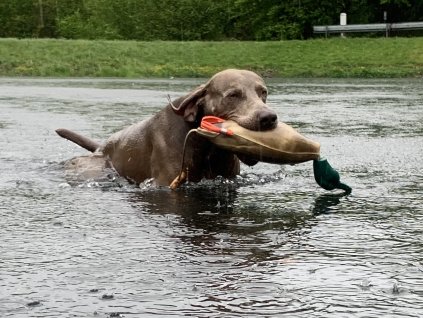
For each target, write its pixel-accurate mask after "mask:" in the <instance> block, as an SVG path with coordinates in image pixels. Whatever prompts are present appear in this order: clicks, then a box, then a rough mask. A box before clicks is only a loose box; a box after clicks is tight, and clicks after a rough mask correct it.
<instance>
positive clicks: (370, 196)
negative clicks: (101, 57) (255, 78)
mask: <svg viewBox="0 0 423 318" xmlns="http://www.w3.org/2000/svg"><path fill="white" fill-rule="evenodd" d="M200 82H201V81H200V80H99V79H81V80H79V79H78V80H67V79H61V80H58V79H9V78H1V79H0V111H1V113H0V167H1V173H0V227H1V230H0V255H1V258H0V315H1V316H2V317H113V316H115V317H118V316H124V317H141V316H142V317H146V316H155V315H156V316H160V317H180V316H194V317H244V316H252V317H254V316H261V317H352V316H353V317H421V316H423V243H422V242H423V233H422V223H423V205H422V204H423V201H422V195H423V189H422V183H423V169H422V168H423V159H422V156H423V109H422V106H423V105H422V104H423V103H422V102H423V90H422V87H423V86H422V81H421V80H418V79H416V80H333V81H332V80H321V79H319V80H269V81H268V86H269V89H270V96H269V104H270V106H271V107H273V108H274V109H275V110H276V111H277V113H278V115H279V117H280V119H281V120H283V121H285V122H287V123H290V124H291V125H293V126H294V127H296V128H298V129H299V130H300V131H301V132H302V133H303V134H305V135H307V136H308V137H310V138H313V139H315V140H318V141H320V142H321V144H322V153H323V154H324V155H325V157H326V158H328V159H329V162H331V164H332V165H333V166H334V167H335V168H336V169H337V170H338V171H339V172H340V173H341V176H342V180H343V181H344V182H345V183H347V184H349V185H350V186H351V187H352V188H353V192H352V194H351V195H350V196H347V197H343V196H340V195H339V193H332V192H326V191H324V190H323V189H320V188H319V187H318V186H317V185H316V184H315V182H314V180H313V176H312V164H311V163H304V164H301V165H298V166H278V165H270V164H264V163H259V164H258V165H257V166H255V167H252V168H249V167H246V166H243V172H242V175H241V176H240V177H238V178H237V179H236V180H231V181H228V180H222V179H218V180H215V181H207V182H202V183H200V184H195V185H187V186H185V187H183V188H181V189H179V190H177V191H175V192H172V191H170V190H168V189H166V188H154V187H152V186H151V185H150V184H149V183H148V182H146V183H145V184H142V185H141V186H140V187H139V188H137V187H135V186H133V185H130V184H128V183H126V182H125V180H120V179H116V180H100V181H98V180H97V181H95V180H88V181H85V182H80V183H77V184H74V183H72V185H71V184H69V182H68V180H67V179H66V178H65V175H64V171H63V165H62V163H63V161H64V160H66V159H69V158H71V157H73V156H76V155H81V154H86V151H85V150H83V149H80V148H78V147H77V146H75V145H73V144H72V143H70V142H67V141H65V140H63V139H61V138H59V137H58V136H57V135H56V134H55V133H54V129H56V128H59V127H66V128H70V129H73V130H76V131H79V132H81V133H83V134H85V135H88V136H92V137H94V138H95V139H98V140H104V139H105V138H106V137H107V136H109V135H110V134H111V133H113V132H115V131H117V130H119V129H121V128H122V127H123V126H126V125H129V124H131V123H133V122H136V121H138V120H141V119H143V118H146V117H148V116H150V115H151V114H153V113H155V112H156V111H158V110H159V109H161V108H162V107H163V106H164V105H165V103H166V94H168V93H169V94H170V95H171V96H172V97H177V96H180V95H182V94H184V93H185V92H187V91H188V90H190V89H191V88H192V87H194V86H195V85H197V84H199V83H200Z"/></svg>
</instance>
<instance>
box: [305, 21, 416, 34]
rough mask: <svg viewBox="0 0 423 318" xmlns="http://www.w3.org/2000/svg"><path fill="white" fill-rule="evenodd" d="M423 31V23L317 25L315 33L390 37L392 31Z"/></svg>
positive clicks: (314, 29) (314, 27)
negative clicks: (381, 33)
mask: <svg viewBox="0 0 423 318" xmlns="http://www.w3.org/2000/svg"><path fill="white" fill-rule="evenodd" d="M409 30H412V31H414V30H423V22H400V23H372V24H350V25H316V26H313V32H314V33H317V34H319V33H320V34H322V33H324V34H326V36H328V34H331V33H353V32H385V33H386V36H389V33H390V32H391V31H409Z"/></svg>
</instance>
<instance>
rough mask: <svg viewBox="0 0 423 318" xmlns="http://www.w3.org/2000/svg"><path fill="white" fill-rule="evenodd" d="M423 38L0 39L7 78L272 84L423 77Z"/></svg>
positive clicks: (0, 56)
mask: <svg viewBox="0 0 423 318" xmlns="http://www.w3.org/2000/svg"><path fill="white" fill-rule="evenodd" d="M422 52H423V38H389V39H386V38H348V39H341V38H331V39H314V40H308V41H278V42H236V41H231V42H161V41H156V42H135V41H86V40H52V39H42V40H36V39H20V40H19V39H0V75H1V76H51V77H131V78H132V77H171V76H174V77H207V76H210V75H211V74H213V73H215V72H217V71H219V70H221V69H224V68H229V67H233V68H247V69H251V70H254V71H257V72H259V73H261V74H262V75H265V76H272V77H367V78H368V77H419V76H423V54H422Z"/></svg>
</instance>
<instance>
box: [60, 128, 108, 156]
mask: <svg viewBox="0 0 423 318" xmlns="http://www.w3.org/2000/svg"><path fill="white" fill-rule="evenodd" d="M56 133H57V134H58V135H59V136H60V137H63V138H65V139H67V140H70V141H72V142H74V143H76V144H77V145H79V146H81V147H82V148H85V149H87V150H88V151H91V152H94V151H96V150H97V149H98V148H99V147H100V144H99V143H98V142H96V141H94V140H92V139H90V138H87V137H84V136H81V135H79V134H77V133H76V132H73V131H70V130H67V129H64V128H59V129H56Z"/></svg>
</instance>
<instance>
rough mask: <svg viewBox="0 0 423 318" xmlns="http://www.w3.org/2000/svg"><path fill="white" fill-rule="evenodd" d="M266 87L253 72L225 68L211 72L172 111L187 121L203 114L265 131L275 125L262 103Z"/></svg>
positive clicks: (274, 115)
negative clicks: (211, 73)
mask: <svg viewBox="0 0 423 318" xmlns="http://www.w3.org/2000/svg"><path fill="white" fill-rule="evenodd" d="M266 99H267V88H266V85H265V84H264V81H263V79H262V78H261V77H260V76H258V75H257V74H256V73H254V72H251V71H246V70H234V69H228V70H225V71H222V72H219V73H217V74H215V75H214V76H213V77H212V78H211V79H210V80H209V81H208V82H207V83H206V84H204V85H201V86H199V87H198V88H197V89H195V90H194V91H192V92H191V93H190V94H188V95H187V96H185V97H184V98H183V99H180V102H179V103H178V104H177V105H176V106H175V105H172V107H173V110H174V111H175V112H176V113H177V114H178V115H181V116H183V117H184V119H185V120H186V121H188V122H192V123H195V122H199V121H200V120H201V118H202V117H203V116H205V115H212V116H217V117H221V118H223V119H230V120H233V121H235V122H236V123H238V124H239V125H240V126H242V127H244V128H247V129H250V130H269V129H273V128H275V127H276V125H277V115H276V113H275V112H274V111H273V110H271V109H270V108H269V107H268V106H267V105H266Z"/></svg>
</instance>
